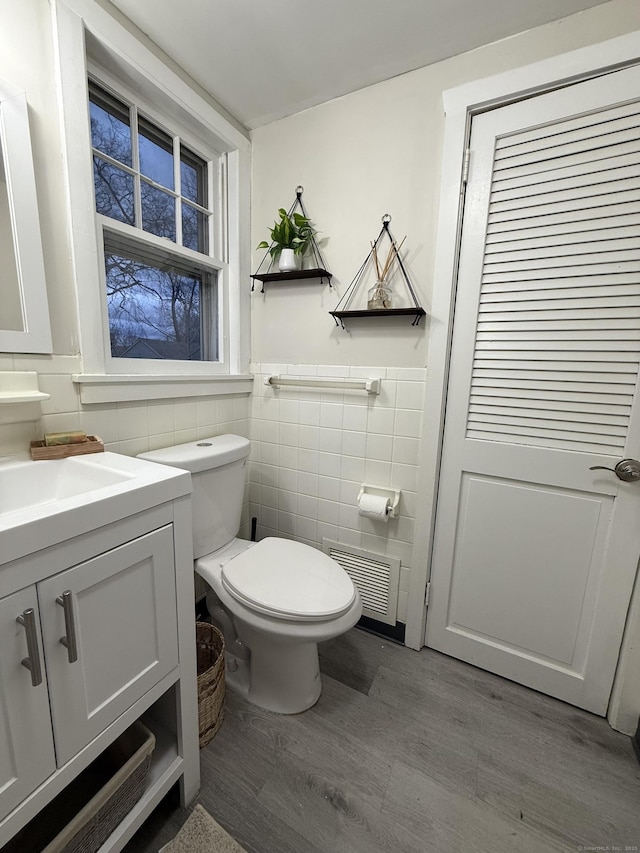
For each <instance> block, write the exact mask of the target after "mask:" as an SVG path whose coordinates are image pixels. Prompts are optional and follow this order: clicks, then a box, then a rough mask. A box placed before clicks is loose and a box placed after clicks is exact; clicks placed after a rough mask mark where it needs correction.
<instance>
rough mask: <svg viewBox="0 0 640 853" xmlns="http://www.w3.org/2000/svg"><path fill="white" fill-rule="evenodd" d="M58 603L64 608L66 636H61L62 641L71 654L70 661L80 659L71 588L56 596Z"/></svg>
mask: <svg viewBox="0 0 640 853" xmlns="http://www.w3.org/2000/svg"><path fill="white" fill-rule="evenodd" d="M56 604H59V605H60V607H62V609H63V610H64V627H65V630H66V632H67V633H66V636H64V637H60V642H61V643H62V645H63V646H64V647H65V648H66V650H67V652H68V654H69V663H75V662H76V661H77V660H78V642H77V640H76V620H75V617H74V615H73V593H72V592H71V590H70V589H68V590H66V592H63V593H62V595H59V596H58V597H57V598H56Z"/></svg>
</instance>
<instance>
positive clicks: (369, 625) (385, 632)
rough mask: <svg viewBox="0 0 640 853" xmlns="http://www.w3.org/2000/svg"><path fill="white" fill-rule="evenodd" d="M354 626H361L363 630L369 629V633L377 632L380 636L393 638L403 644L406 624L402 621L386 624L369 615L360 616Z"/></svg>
mask: <svg viewBox="0 0 640 853" xmlns="http://www.w3.org/2000/svg"><path fill="white" fill-rule="evenodd" d="M356 627H358V628H362V629H363V630H364V631H369V633H370V634H379V635H380V636H381V637H386V638H387V639H388V640H394V641H395V642H396V643H400V644H401V645H404V637H405V634H406V631H407V626H406V625H405V624H404V622H396V624H395V625H387V624H386V622H378V620H377V619H371V618H370V617H369V616H361V617H360V621H359V622H358V624H357V626H356Z"/></svg>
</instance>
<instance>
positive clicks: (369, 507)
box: [358, 492, 390, 522]
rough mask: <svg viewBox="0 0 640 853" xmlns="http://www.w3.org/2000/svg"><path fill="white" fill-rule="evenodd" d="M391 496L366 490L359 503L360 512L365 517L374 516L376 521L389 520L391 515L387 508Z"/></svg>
mask: <svg viewBox="0 0 640 853" xmlns="http://www.w3.org/2000/svg"><path fill="white" fill-rule="evenodd" d="M389 505H390V502H389V498H383V497H381V496H380V495H369V494H367V493H366V492H365V494H363V495H362V496H361V498H360V502H359V503H358V512H359V513H360V515H361V516H363V517H364V518H373V519H375V520H376V521H385V522H386V521H388V520H389V516H388V515H387V510H388V508H389Z"/></svg>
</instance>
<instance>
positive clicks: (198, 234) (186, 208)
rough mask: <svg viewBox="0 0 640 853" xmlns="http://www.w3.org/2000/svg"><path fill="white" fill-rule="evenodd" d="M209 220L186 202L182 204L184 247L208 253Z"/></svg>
mask: <svg viewBox="0 0 640 853" xmlns="http://www.w3.org/2000/svg"><path fill="white" fill-rule="evenodd" d="M207 219H208V217H207V216H206V214H204V213H201V212H200V211H199V210H196V209H195V208H194V207H191V205H189V204H187V203H186V202H183V203H182V245H183V246H186V247H187V248H188V249H193V250H194V252H202V253H203V254H206V253H207V249H208V246H207V244H208V242H209V241H208V239H207Z"/></svg>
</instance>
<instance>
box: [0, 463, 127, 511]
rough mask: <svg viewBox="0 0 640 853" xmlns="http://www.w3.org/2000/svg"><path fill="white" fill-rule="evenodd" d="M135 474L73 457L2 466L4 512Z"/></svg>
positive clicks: (0, 499) (0, 497)
mask: <svg viewBox="0 0 640 853" xmlns="http://www.w3.org/2000/svg"><path fill="white" fill-rule="evenodd" d="M133 476H134V475H133V474H127V473H124V472H122V471H116V470H113V469H111V468H105V467H103V466H101V465H95V464H91V462H90V461H89V460H86V459H80V458H78V457H75V458H73V457H71V458H68V459H56V460H46V461H38V462H32V461H29V460H25V461H24V462H16V463H14V464H8V465H2V466H0V516H4V515H7V514H10V513H14V512H20V510H23V509H28V508H29V507H36V506H42V505H43V504H48V503H52V502H54V501H60V500H64V499H65V498H71V497H76V496H78V495H86V494H88V493H89V492H93V491H95V490H96V489H103V488H105V486H114V485H116V484H117V483H124V482H126V481H127V480H130V479H131V478H132V477H133Z"/></svg>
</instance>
